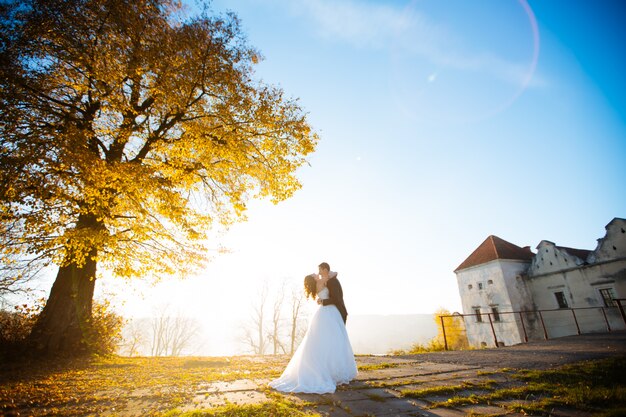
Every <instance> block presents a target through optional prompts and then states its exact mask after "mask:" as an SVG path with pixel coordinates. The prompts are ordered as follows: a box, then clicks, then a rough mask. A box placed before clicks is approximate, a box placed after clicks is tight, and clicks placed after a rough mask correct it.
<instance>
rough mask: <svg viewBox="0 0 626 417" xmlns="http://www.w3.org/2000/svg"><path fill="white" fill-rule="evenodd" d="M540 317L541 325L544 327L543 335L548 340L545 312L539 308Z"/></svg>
mask: <svg viewBox="0 0 626 417" xmlns="http://www.w3.org/2000/svg"><path fill="white" fill-rule="evenodd" d="M539 318H540V319H541V327H543V337H544V338H545V339H546V340H548V331H547V330H546V324H545V323H544V322H543V314H541V310H539Z"/></svg>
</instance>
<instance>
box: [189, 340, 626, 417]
mask: <svg viewBox="0 0 626 417" xmlns="http://www.w3.org/2000/svg"><path fill="white" fill-rule="evenodd" d="M622 355H626V332H615V333H610V334H599V335H583V336H572V337H566V338H560V339H553V340H549V341H542V342H535V343H530V344H525V345H517V346H510V347H505V348H498V349H484V350H477V351H466V352H442V353H436V354H426V355H414V356H404V357H392V356H358V357H357V364H358V365H359V368H360V371H359V375H358V377H357V378H356V380H355V381H352V382H351V383H350V384H349V385H346V386H341V387H340V388H339V389H338V390H337V392H335V393H334V394H325V395H316V394H290V395H287V397H288V398H290V399H292V400H294V401H306V402H307V403H312V404H313V405H312V406H309V407H308V408H310V409H312V410H315V411H316V412H318V413H320V414H321V415H323V416H332V417H357V416H359V417H366V416H376V417H378V416H381V417H382V416H385V417H393V416H398V417H409V416H425V417H426V416H429V417H430V416H432V417H435V416H439V417H461V416H466V415H482V416H504V415H506V416H522V414H519V413H514V412H510V411H507V410H506V409H505V408H503V407H501V406H499V405H503V404H494V405H492V406H485V405H473V406H464V407H460V408H446V407H437V408H431V405H432V403H433V402H440V401H447V399H448V398H450V396H449V395H429V396H426V397H424V398H419V399H412V398H409V397H407V396H404V395H402V391H403V390H410V389H423V388H428V387H440V386H455V385H461V384H465V386H466V387H468V388H467V389H462V390H461V391H458V392H456V393H455V394H453V395H462V396H468V395H470V394H472V393H476V394H480V393H484V391H481V390H480V388H479V387H480V385H481V384H485V383H491V384H496V386H497V387H513V386H516V385H521V384H522V383H521V382H519V381H516V380H513V379H512V378H510V377H509V376H508V375H507V372H502V368H506V367H508V368H534V369H548V368H553V367H555V366H559V365H563V364H566V363H570V362H576V361H579V360H587V359H601V358H606V357H611V356H622ZM268 382H269V381H268V380H239V381H234V382H229V383H215V384H211V385H208V386H207V387H206V389H203V390H202V391H199V392H197V395H196V398H195V399H194V401H193V402H192V403H191V404H188V405H187V406H186V407H184V408H183V410H193V409H199V408H211V407H214V406H218V405H222V404H225V403H227V402H231V403H237V404H249V403H259V402H263V401H270V400H271V399H270V397H268V395H269V393H270V390H269V389H268V388H267V383H268ZM517 402H519V401H517ZM551 415H552V416H555V417H557V416H558V417H586V416H590V414H589V413H585V412H582V411H577V410H554V411H553V412H552V414H551Z"/></svg>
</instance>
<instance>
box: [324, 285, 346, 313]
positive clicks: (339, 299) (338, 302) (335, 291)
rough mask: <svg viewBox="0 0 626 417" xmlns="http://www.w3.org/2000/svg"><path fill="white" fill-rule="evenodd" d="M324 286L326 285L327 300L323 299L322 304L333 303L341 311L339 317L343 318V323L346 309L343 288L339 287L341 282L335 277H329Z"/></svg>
mask: <svg viewBox="0 0 626 417" xmlns="http://www.w3.org/2000/svg"><path fill="white" fill-rule="evenodd" d="M326 287H328V292H329V293H330V294H329V297H330V298H328V299H327V300H323V302H322V303H323V304H324V305H325V306H327V305H331V304H333V305H335V306H337V309H338V310H339V313H341V318H342V319H343V323H344V324H345V323H346V319H347V318H348V311H347V310H346V305H345V304H344V303H343V290H342V289H341V284H340V283H339V280H338V279H337V277H335V278H331V279H329V280H328V282H327V283H326Z"/></svg>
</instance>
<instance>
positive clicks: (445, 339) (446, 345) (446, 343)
mask: <svg viewBox="0 0 626 417" xmlns="http://www.w3.org/2000/svg"><path fill="white" fill-rule="evenodd" d="M439 319H440V320H441V330H442V332H443V346H444V347H445V349H446V350H448V339H447V337H446V325H445V324H444V323H443V316H439Z"/></svg>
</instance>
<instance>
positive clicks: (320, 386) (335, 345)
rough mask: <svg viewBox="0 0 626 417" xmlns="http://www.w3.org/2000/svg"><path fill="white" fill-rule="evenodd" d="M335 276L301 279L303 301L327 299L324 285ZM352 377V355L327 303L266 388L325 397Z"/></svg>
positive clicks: (338, 316)
mask: <svg viewBox="0 0 626 417" xmlns="http://www.w3.org/2000/svg"><path fill="white" fill-rule="evenodd" d="M329 269H330V268H329ZM324 275H325V277H324ZM336 276H337V273H336V272H331V273H330V274H323V275H322V277H318V276H317V274H311V275H307V276H306V277H305V278H304V288H305V294H306V296H307V298H308V297H311V298H315V295H317V297H318V299H319V300H327V299H329V297H330V293H329V290H328V288H327V287H326V282H327V281H328V280H329V279H332V278H336ZM319 300H318V302H319ZM356 375H357V368H356V362H355V360H354V353H353V352H352V346H351V345H350V340H349V339H348V332H347V331H346V326H345V324H344V321H343V318H342V316H341V313H339V310H338V309H337V307H336V306H335V305H333V304H328V305H320V306H319V308H318V309H317V311H316V312H315V314H314V315H313V318H312V319H311V322H310V323H309V328H308V330H307V332H306V335H305V336H304V339H302V342H301V343H300V346H298V349H297V350H296V353H295V354H294V355H293V357H292V358H291V360H290V361H289V364H288V365H287V368H285V371H284V372H283V374H282V375H281V376H280V378H278V379H276V380H274V381H272V382H270V384H269V385H270V387H272V388H274V389H276V390H278V391H282V392H302V393H315V394H325V393H333V392H335V389H336V387H337V385H340V384H347V383H348V382H350V381H351V380H352V379H354V377H356Z"/></svg>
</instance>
